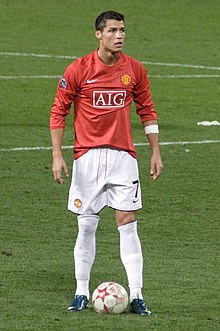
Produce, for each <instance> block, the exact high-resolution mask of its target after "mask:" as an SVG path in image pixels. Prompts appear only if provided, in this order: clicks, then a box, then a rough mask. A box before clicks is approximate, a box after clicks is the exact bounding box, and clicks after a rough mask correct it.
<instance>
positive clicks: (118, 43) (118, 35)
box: [96, 20, 125, 53]
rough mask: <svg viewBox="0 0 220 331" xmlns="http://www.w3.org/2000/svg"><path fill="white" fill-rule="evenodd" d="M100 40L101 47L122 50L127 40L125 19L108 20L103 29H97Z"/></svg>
mask: <svg viewBox="0 0 220 331" xmlns="http://www.w3.org/2000/svg"><path fill="white" fill-rule="evenodd" d="M96 37H97V38H98V39H99V41H100V49H102V50H104V51H106V52H111V53H118V52H121V51H122V48H123V45H124V41H125V25H124V22H123V21H116V20H108V21H107V22H106V26H105V27H104V29H103V31H96Z"/></svg>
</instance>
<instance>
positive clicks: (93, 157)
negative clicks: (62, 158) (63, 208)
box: [68, 148, 142, 215]
mask: <svg viewBox="0 0 220 331" xmlns="http://www.w3.org/2000/svg"><path fill="white" fill-rule="evenodd" d="M105 206H108V207H111V208H113V209H117V210H121V211H132V210H138V209H140V208H142V202H141V187H140V181H139V171H138V165H137V160H136V159H135V158H133V157H132V156H131V155H130V154H129V153H127V152H125V151H120V150H115V149H110V148H95V149H90V150H89V151H88V152H87V153H85V154H84V155H83V156H81V157H80V158H78V159H77V160H74V162H73V174H72V182H71V186H70V190H69V201H68V209H69V210H70V211H72V212H73V213H76V214H88V215H90V214H97V213H99V212H100V211H101V209H103V208H104V207H105Z"/></svg>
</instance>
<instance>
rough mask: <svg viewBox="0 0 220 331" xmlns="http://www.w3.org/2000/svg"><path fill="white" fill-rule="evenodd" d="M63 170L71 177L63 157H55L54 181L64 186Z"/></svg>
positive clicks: (53, 165) (53, 166) (53, 167)
mask: <svg viewBox="0 0 220 331" xmlns="http://www.w3.org/2000/svg"><path fill="white" fill-rule="evenodd" d="M62 170H63V171H64V174H65V175H66V176H67V177H69V173H68V168H67V165H66V162H65V161H64V159H63V157H62V156H54V157H53V164H52V171H53V177H54V180H55V181H56V182H57V183H58V184H63V182H64V180H63V178H62Z"/></svg>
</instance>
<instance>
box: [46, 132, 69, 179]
mask: <svg viewBox="0 0 220 331" xmlns="http://www.w3.org/2000/svg"><path fill="white" fill-rule="evenodd" d="M50 133H51V142H52V157H53V162H52V171H53V176H54V180H55V181H56V182H57V183H58V184H63V179H62V176H61V174H62V170H64V173H65V175H66V176H67V177H68V176H69V174H68V169H67V166H66V162H65V161H64V159H63V156H62V140H63V135H64V129H63V128H60V129H54V130H51V131H50Z"/></svg>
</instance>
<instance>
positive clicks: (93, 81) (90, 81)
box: [86, 79, 98, 84]
mask: <svg viewBox="0 0 220 331" xmlns="http://www.w3.org/2000/svg"><path fill="white" fill-rule="evenodd" d="M97 80H98V79H87V81H86V83H87V84H91V83H95V82H97Z"/></svg>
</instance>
